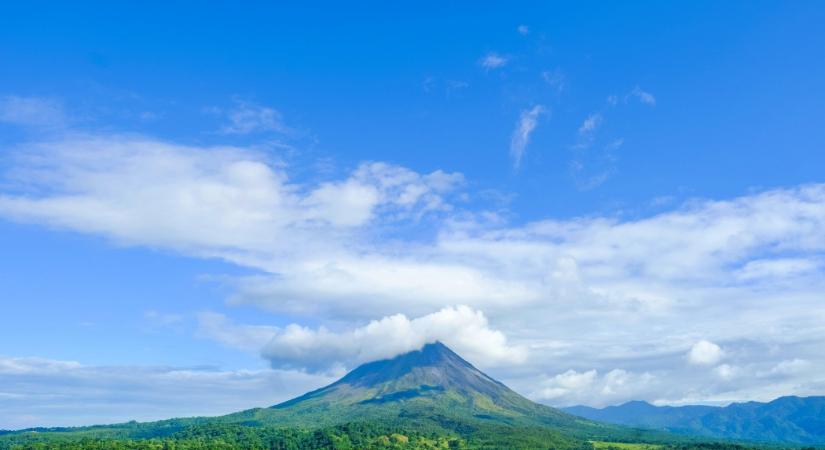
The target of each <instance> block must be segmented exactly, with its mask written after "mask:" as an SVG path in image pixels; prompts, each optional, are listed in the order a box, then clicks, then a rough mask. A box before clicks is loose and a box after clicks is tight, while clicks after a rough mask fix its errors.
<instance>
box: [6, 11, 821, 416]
mask: <svg viewBox="0 0 825 450" xmlns="http://www.w3.org/2000/svg"><path fill="white" fill-rule="evenodd" d="M824 19H825V7H823V6H822V5H821V4H819V3H817V2H797V3H787V2H782V3H780V2H749V3H745V2H739V3H737V2H727V3H724V4H720V3H718V2H690V3H687V2H685V3H655V2H639V3H638V4H635V5H628V4H619V3H612V4H605V3H576V4H573V3H569V4H562V3H555V4H552V3H547V4H540V3H532V2H529V3H508V4H507V5H506V6H504V5H493V4H485V5H482V6H479V5H478V4H472V5H470V4H459V3H456V4H452V5H439V4H415V5H413V4H409V5H400V4H395V5H387V4H383V3H378V2H375V3H361V4H360V5H359V6H349V7H342V6H336V5H327V4H321V3H319V4H315V5H263V4H246V5H232V6H230V5H225V6H219V5H209V6H205V7H204V6H203V5H193V4H185V3H181V4H178V5H174V6H169V5H161V4H142V5H140V6H139V7H138V6H123V5H110V4H96V3H93V2H90V3H84V4H83V5H72V6H71V7H64V6H61V5H54V4H46V3H43V4H40V5H38V4H35V3H27V4H25V5H24V4H17V5H4V6H3V7H2V10H0V63H2V67H3V70H2V71H0V248H2V249H3V257H2V258H0V273H3V277H2V278H0V298H2V301H3V304H2V305H3V314H2V315H0V381H2V383H0V386H2V387H0V411H3V412H0V428H19V427H25V426H35V425H75V424H84V423H95V422H110V421H116V420H129V419H132V418H135V419H140V420H143V419H153V418H165V417H170V416H176V415H191V414H218V413H224V412H230V411H234V410H237V409H242V408H246V407H251V406H263V405H266V404H270V403H274V402H276V401H279V400H284V399H286V398H289V397H290V396H292V395H295V394H299V393H301V392H303V391H305V390H307V389H311V388H314V387H318V386H320V385H322V384H324V383H326V382H328V381H330V380H332V379H334V378H335V377H336V376H338V375H340V374H341V373H343V371H345V370H347V369H350V368H352V367H353V366H354V365H356V364H358V363H360V362H364V361H366V360H369V359H372V358H379V357H389V356H392V355H394V354H397V353H399V352H402V351H407V350H409V349H412V348H415V347H416V346H420V345H421V344H422V343H424V342H427V341H431V340H435V339H440V340H443V341H445V342H446V343H447V344H448V345H450V346H452V347H454V348H455V349H456V350H458V351H459V353H461V354H463V355H465V356H467V357H468V359H470V360H471V361H472V362H474V363H476V364H478V365H479V366H481V367H483V368H484V369H485V370H487V371H489V372H490V373H491V374H493V375H494V376H496V377H498V378H500V379H502V380H503V381H505V382H506V383H508V384H510V385H512V386H513V387H514V388H515V389H516V390H518V391H520V392H522V393H524V394H525V395H528V396H529V397H531V398H533V399H535V400H538V401H542V402H545V403H548V404H553V405H569V404H576V403H585V404H592V405H605V404H612V403H617V402H621V401H625V400H630V399H644V400H649V401H653V402H658V403H663V404H664V403H667V404H679V403H726V402H730V401H737V400H746V399H758V400H767V399H771V398H773V397H775V396H778V395H786V394H799V395H813V394H820V395H821V394H823V393H825V379H823V378H822V376H821V375H820V374H821V373H823V371H822V369H823V368H825V360H823V358H822V357H821V355H820V353H821V352H818V351H817V349H818V348H820V347H818V346H819V345H821V344H822V343H825V330H823V329H822V326H821V323H823V322H822V319H825V306H823V305H825V299H823V298H822V295H821V292H823V290H822V288H823V287H825V286H822V279H823V277H822V275H823V273H825V259H824V258H823V256H825V255H823V251H825V240H824V239H823V237H822V233H821V232H820V231H819V230H821V229H823V228H822V227H825V186H823V185H822V184H820V183H822V182H823V181H825V180H824V179H823V178H825V173H823V169H822V167H825V153H823V152H822V143H823V141H825V127H823V123H822V118H823V117H825V89H823V86H822V80H823V79H825V63H823V61H825V58H823V56H825V55H823V50H822V49H823V48H825V31H822V30H821V26H820V24H821V23H822V22H823V20H824ZM92 387H95V389H92ZM192 398H197V400H196V401H195V400H192ZM55 399H58V400H55ZM184 399H185V400H184Z"/></svg>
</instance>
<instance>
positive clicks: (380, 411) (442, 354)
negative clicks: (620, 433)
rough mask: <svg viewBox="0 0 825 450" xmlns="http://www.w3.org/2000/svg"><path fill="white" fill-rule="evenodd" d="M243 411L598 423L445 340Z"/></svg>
mask: <svg viewBox="0 0 825 450" xmlns="http://www.w3.org/2000/svg"><path fill="white" fill-rule="evenodd" d="M250 413H251V414H250ZM241 414H250V416H251V417H250V416H247V420H254V421H260V422H261V423H266V424H273V423H277V424H281V425H289V426H303V427H318V426H329V425H338V424H341V423H351V422H359V421H372V420H378V421H381V422H385V423H386V422H388V421H389V422H391V423H404V424H405V425H406V424H410V423H422V422H426V423H433V422H437V423H439V424H442V425H443V424H444V423H449V424H457V423H461V424H471V423H475V424H495V425H507V426H510V425H515V426H538V427H552V428H554V429H566V430H574V429H575V430H579V431H580V430H581V429H582V427H584V428H589V427H590V425H595V424H593V423H592V422H589V421H585V420H582V419H580V418H577V417H575V416H572V415H569V414H566V413H564V412H561V411H559V410H557V409H555V408H551V407H548V406H545V405H541V404H538V403H535V402H532V401H530V400H528V399H526V398H524V397H522V396H521V395H519V394H517V393H516V392H514V391H513V390H511V389H510V388H508V387H507V386H505V385H504V384H502V383H500V382H499V381H496V380H494V379H493V378H491V377H490V376H488V375H486V374H485V373H483V372H482V371H480V370H478V369H477V368H475V367H474V366H473V365H472V364H470V363H469V362H467V361H465V360H464V359H463V358H461V357H460V356H458V355H457V354H456V353H455V352H453V351H452V350H450V349H449V348H447V346H445V345H444V344H442V343H440V342H435V343H431V344H427V345H425V346H424V347H423V348H421V349H419V350H415V351H411V352H408V353H405V354H402V355H399V356H396V357H395V358H392V359H386V360H381V361H374V362H370V363H367V364H364V365H362V366H359V367H358V368H356V369H354V370H353V371H351V372H349V373H348V374H347V375H345V376H344V377H343V378H341V379H340V380H338V381H336V382H335V383H333V384H330V385H329V386H326V387H323V388H321V389H318V390H315V391H312V392H309V393H307V394H304V395H302V396H300V397H297V398H295V399H292V400H289V401H287V402H284V403H281V404H278V405H275V406H273V407H271V408H267V409H260V410H253V411H247V412H245V413H241ZM599 427H600V426H599Z"/></svg>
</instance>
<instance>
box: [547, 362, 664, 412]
mask: <svg viewBox="0 0 825 450" xmlns="http://www.w3.org/2000/svg"><path fill="white" fill-rule="evenodd" d="M656 383H657V380H656V377H655V376H653V375H651V374H649V373H641V374H637V373H631V372H628V371H626V370H623V369H613V370H610V371H608V372H607V373H605V374H604V375H600V374H599V372H598V371H596V370H593V369H591V370H587V371H582V372H578V371H576V370H568V371H566V372H563V373H560V374H557V375H554V376H552V377H546V378H543V379H542V380H541V381H540V382H539V387H538V389H537V390H534V391H533V392H532V396H533V397H534V398H537V399H540V400H545V401H551V402H552V403H553V404H555V405H559V406H572V405H578V404H583V403H588V404H596V405H597V406H604V405H608V404H611V403H612V402H615V401H616V400H617V399H626V398H632V397H633V396H635V395H638V394H641V393H644V392H645V391H646V390H649V388H650V387H651V386H652V385H654V384H656ZM594 399H598V400H596V402H594Z"/></svg>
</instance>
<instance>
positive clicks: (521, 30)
mask: <svg viewBox="0 0 825 450" xmlns="http://www.w3.org/2000/svg"><path fill="white" fill-rule="evenodd" d="M516 31H518V34H520V35H522V36H527V35H528V34H530V27H528V26H527V25H519V26H518V27H517V28H516Z"/></svg>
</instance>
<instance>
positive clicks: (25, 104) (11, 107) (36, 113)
mask: <svg viewBox="0 0 825 450" xmlns="http://www.w3.org/2000/svg"><path fill="white" fill-rule="evenodd" d="M0 122H6V123H10V124H14V125H23V126H30V127H56V126H61V125H64V124H65V123H66V116H65V114H64V112H63V107H62V105H61V104H60V103H59V102H57V101H56V100H53V99H47V98H40V97H20V96H16V95H9V96H6V97H3V98H0Z"/></svg>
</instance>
